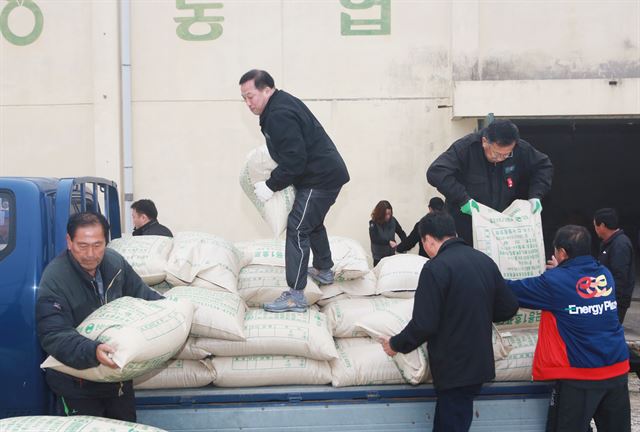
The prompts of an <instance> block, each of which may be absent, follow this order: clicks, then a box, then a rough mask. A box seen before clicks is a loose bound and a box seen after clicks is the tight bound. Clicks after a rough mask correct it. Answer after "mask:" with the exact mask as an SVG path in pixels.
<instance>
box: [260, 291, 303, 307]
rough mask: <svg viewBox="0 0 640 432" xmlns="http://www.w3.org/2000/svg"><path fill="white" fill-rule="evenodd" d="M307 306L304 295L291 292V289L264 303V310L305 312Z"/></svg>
mask: <svg viewBox="0 0 640 432" xmlns="http://www.w3.org/2000/svg"><path fill="white" fill-rule="evenodd" d="M307 307H308V304H307V300H306V299H305V298H304V295H303V294H302V293H292V292H291V290H289V291H285V292H283V293H282V294H281V295H280V297H278V298H277V299H275V300H274V301H273V302H271V303H265V304H264V310H266V311H267V312H306V311H307Z"/></svg>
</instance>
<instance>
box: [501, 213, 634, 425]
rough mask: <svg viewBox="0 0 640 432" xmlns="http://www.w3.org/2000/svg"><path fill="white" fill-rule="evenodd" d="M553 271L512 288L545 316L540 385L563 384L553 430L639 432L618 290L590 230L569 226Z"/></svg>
mask: <svg viewBox="0 0 640 432" xmlns="http://www.w3.org/2000/svg"><path fill="white" fill-rule="evenodd" d="M553 246H554V257H553V260H552V263H551V265H550V269H549V270H547V271H546V272H545V273H543V274H542V275H541V276H538V277H533V278H528V279H523V280H519V281H508V282H507V283H508V286H509V287H510V288H511V289H512V290H513V292H514V294H515V295H516V297H518V300H519V302H520V306H521V307H526V308H531V309H540V310H542V319H541V321H540V329H539V331H538V344H537V346H536V351H535V355H534V359H533V379H534V380H536V381H556V384H555V387H554V389H553V393H552V397H551V405H550V408H549V415H548V418H547V431H552V432H564V431H567V432H580V431H586V430H589V425H590V422H591V419H592V418H593V419H594V420H595V423H596V426H597V429H598V432H609V431H610V432H627V431H631V419H630V417H631V412H630V405H629V389H628V383H627V373H628V372H629V350H628V349H627V345H626V343H625V339H624V332H623V330H622V327H621V325H620V322H619V320H618V311H617V303H616V292H615V284H614V282H613V276H612V275H611V272H609V270H607V268H606V267H604V266H602V265H600V264H599V263H598V262H597V261H596V260H595V258H593V257H592V256H591V255H590V251H591V235H590V234H589V231H587V229H586V228H584V227H581V226H576V225H567V226H564V227H562V228H560V229H559V230H558V232H557V233H556V236H555V238H554V241H553Z"/></svg>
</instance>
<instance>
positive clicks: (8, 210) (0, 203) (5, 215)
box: [0, 190, 16, 260]
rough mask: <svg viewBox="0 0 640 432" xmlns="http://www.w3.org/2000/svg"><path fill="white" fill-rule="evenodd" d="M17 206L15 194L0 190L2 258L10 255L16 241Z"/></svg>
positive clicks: (0, 247) (0, 242) (0, 245)
mask: <svg viewBox="0 0 640 432" xmlns="http://www.w3.org/2000/svg"><path fill="white" fill-rule="evenodd" d="M15 221H16V206H15V199H14V196H13V194H11V193H9V192H5V191H1V190H0V260H2V259H3V258H4V257H6V256H7V255H9V254H10V253H11V251H12V250H13V247H14V246H15V242H16V226H15V225H16V222H15Z"/></svg>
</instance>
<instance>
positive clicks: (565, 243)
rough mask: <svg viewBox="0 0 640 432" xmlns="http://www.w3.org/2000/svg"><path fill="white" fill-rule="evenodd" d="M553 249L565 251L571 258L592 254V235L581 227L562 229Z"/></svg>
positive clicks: (557, 234)
mask: <svg viewBox="0 0 640 432" xmlns="http://www.w3.org/2000/svg"><path fill="white" fill-rule="evenodd" d="M553 247H554V248H556V249H564V251H565V252H566V253H567V255H568V256H569V258H575V257H579V256H583V255H590V254H591V234H589V231H588V230H587V229H586V228H585V227H583V226H580V225H565V226H563V227H561V228H560V229H559V230H558V232H556V236H555V238H554V239H553Z"/></svg>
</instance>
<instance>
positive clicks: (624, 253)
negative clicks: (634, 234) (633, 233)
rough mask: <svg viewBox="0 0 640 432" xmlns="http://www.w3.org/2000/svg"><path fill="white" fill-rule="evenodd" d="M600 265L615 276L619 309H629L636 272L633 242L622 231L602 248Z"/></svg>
mask: <svg viewBox="0 0 640 432" xmlns="http://www.w3.org/2000/svg"><path fill="white" fill-rule="evenodd" d="M598 260H599V261H600V264H602V265H603V266H605V267H606V268H608V269H609V271H610V272H611V273H612V274H613V280H614V281H615V287H616V300H617V302H618V307H624V308H628V307H629V306H630V305H631V295H632V294H633V287H634V286H635V284H636V270H635V265H634V257H633V245H632V244H631V240H630V239H629V237H627V235H626V234H625V233H624V231H622V230H618V231H617V232H616V233H615V234H613V235H612V236H611V237H610V238H609V239H607V241H605V242H603V243H602V245H601V246H600V255H599V256H598Z"/></svg>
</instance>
